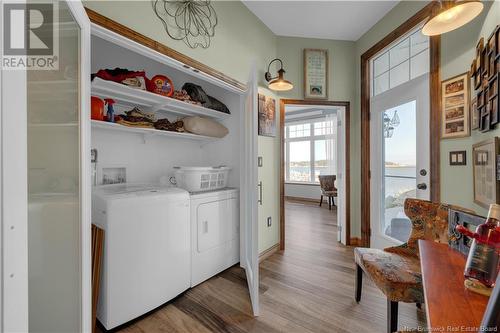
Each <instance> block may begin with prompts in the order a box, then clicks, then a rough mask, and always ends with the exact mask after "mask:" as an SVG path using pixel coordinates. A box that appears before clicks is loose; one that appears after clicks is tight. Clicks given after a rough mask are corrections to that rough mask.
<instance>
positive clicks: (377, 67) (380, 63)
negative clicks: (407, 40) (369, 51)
mask: <svg viewBox="0 0 500 333" xmlns="http://www.w3.org/2000/svg"><path fill="white" fill-rule="evenodd" d="M388 70H389V52H385V53H384V54H382V55H381V56H379V57H378V58H377V59H375V60H374V61H373V76H374V77H377V76H379V75H380V74H382V73H384V72H387V71H388Z"/></svg>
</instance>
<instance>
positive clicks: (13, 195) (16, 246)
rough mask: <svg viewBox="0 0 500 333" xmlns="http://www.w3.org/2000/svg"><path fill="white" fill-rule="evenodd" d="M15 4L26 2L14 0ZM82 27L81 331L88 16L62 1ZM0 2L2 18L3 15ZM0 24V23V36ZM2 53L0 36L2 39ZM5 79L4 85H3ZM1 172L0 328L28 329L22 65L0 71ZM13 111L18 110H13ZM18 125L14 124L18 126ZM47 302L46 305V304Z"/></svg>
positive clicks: (86, 305) (87, 226)
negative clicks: (15, 0) (20, 68)
mask: <svg viewBox="0 0 500 333" xmlns="http://www.w3.org/2000/svg"><path fill="white" fill-rule="evenodd" d="M17 2H19V3H22V2H25V1H17ZM66 4H67V5H68V7H69V9H70V10H71V12H72V14H73V16H74V18H75V20H76V22H77V23H78V25H79V26H80V29H81V30H80V31H81V33H80V50H81V53H80V63H81V66H80V161H81V164H80V197H81V205H80V207H81V221H80V224H81V230H80V236H81V239H80V244H79V246H80V253H81V258H80V267H81V268H80V269H81V281H80V285H81V292H82V294H81V302H82V303H81V323H80V327H81V332H91V331H92V327H91V323H92V321H91V316H92V310H91V305H92V302H91V295H92V286H91V270H92V269H91V267H92V266H91V249H90V246H91V222H90V205H91V197H90V195H91V194H90V188H91V187H90V184H91V182H90V158H89V152H90V114H89V113H90V20H89V19H88V17H87V14H86V12H85V9H84V7H83V5H82V3H81V2H80V1H77V0H66ZM2 9H3V8H2V6H0V17H3V11H2ZM1 35H2V25H0V36H1ZM0 44H1V46H0V55H1V54H3V39H2V43H0ZM6 82H8V84H6ZM0 91H1V97H2V98H1V118H0V128H1V133H0V137H1V149H2V151H1V157H0V158H1V165H0V170H1V177H0V186H1V192H0V201H1V205H0V215H1V228H0V236H1V238H0V245H1V250H2V253H1V259H2V265H1V267H0V273H1V283H2V285H1V288H0V296H1V302H0V313H1V319H2V320H1V327H0V332H27V331H28V330H29V316H28V228H27V224H28V183H27V174H28V172H27V165H28V164H27V163H28V162H27V145H28V143H27V126H26V124H27V80H26V71H25V70H8V71H7V70H6V71H2V72H1V73H0ZM12 110H16V112H12ZM16 124H17V126H16ZM48 306H49V305H48Z"/></svg>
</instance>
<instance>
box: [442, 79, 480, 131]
mask: <svg viewBox="0 0 500 333" xmlns="http://www.w3.org/2000/svg"><path fill="white" fill-rule="evenodd" d="M469 82H470V78H469V73H468V72H467V73H463V74H460V75H458V76H455V77H452V78H450V79H448V80H445V81H443V82H441V96H442V106H441V107H442V123H443V126H442V134H441V137H442V138H443V139H447V138H459V137H464V136H469V135H470V124H469V120H470V116H469V107H470V102H469V93H470V91H469ZM478 105H479V104H478Z"/></svg>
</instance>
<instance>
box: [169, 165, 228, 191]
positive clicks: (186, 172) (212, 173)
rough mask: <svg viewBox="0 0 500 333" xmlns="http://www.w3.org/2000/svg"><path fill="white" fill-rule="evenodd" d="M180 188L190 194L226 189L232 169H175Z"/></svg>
mask: <svg viewBox="0 0 500 333" xmlns="http://www.w3.org/2000/svg"><path fill="white" fill-rule="evenodd" d="M174 169H175V182H176V184H177V186H178V187H180V188H182V189H185V190H186V191H189V192H202V191H211V190H217V189H220V188H224V187H226V184H227V178H228V175H229V171H230V170H231V168H229V167H226V166H218V167H174Z"/></svg>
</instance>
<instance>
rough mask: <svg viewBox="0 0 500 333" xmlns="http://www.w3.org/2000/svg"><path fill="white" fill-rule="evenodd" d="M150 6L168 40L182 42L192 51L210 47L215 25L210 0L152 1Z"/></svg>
mask: <svg viewBox="0 0 500 333" xmlns="http://www.w3.org/2000/svg"><path fill="white" fill-rule="evenodd" d="M152 6H153V11H154V12H155V14H156V16H158V18H159V19H160V21H161V22H162V23H163V26H164V28H165V32H166V33H167V34H168V35H169V36H170V38H172V39H175V40H182V41H184V43H186V45H187V46H189V47H190V48H192V49H195V48H197V47H198V46H201V47H202V48H204V49H206V48H208V47H209V46H210V39H211V38H212V37H214V36H215V26H216V25H217V14H216V13H215V9H214V7H213V6H212V5H211V4H210V0H186V1H170V0H152Z"/></svg>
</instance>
